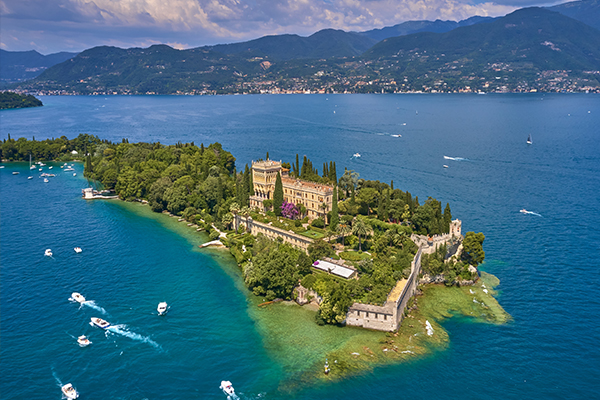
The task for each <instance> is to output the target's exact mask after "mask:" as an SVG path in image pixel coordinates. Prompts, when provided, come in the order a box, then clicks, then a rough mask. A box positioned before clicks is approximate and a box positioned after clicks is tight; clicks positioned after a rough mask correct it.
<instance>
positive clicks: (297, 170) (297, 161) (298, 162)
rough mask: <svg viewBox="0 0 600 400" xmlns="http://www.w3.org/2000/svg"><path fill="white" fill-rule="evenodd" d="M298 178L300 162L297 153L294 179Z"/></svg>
mask: <svg viewBox="0 0 600 400" xmlns="http://www.w3.org/2000/svg"><path fill="white" fill-rule="evenodd" d="M299 176H300V161H299V160H298V153H296V178H298V177H299Z"/></svg>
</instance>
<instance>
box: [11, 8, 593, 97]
mask: <svg viewBox="0 0 600 400" xmlns="http://www.w3.org/2000/svg"><path fill="white" fill-rule="evenodd" d="M318 33H319V34H323V35H325V37H332V36H333V35H338V34H339V31H333V32H331V31H325V32H318ZM312 36H316V37H317V38H318V37H319V35H317V34H315V35H312ZM339 37H341V38H342V39H344V40H342V39H341V40H340V41H338V42H334V43H333V44H332V43H327V44H325V47H323V48H322V49H332V48H333V49H339V48H342V47H343V46H342V44H344V45H347V44H348V42H347V41H345V38H347V36H346V35H340V36H339ZM298 38H299V37H297V36H294V35H282V36H279V37H267V38H261V39H257V42H258V43H259V44H260V46H264V47H260V46H254V44H255V43H257V42H254V41H251V42H246V43H245V44H243V45H242V44H236V45H230V46H231V47H218V46H211V47H201V48H196V49H188V50H176V49H173V48H171V47H169V46H166V45H155V46H151V47H149V48H146V49H141V48H132V49H119V48H116V47H108V46H102V47H95V48H93V49H89V50H86V51H84V52H82V53H80V54H79V55H77V56H76V57H74V58H72V59H70V60H67V61H65V62H63V63H60V64H57V65H55V66H53V67H51V68H49V69H47V70H46V71H45V72H44V73H42V74H41V75H40V76H38V77H37V78H35V79H34V80H32V81H28V82H25V83H22V84H20V85H19V87H18V88H17V89H18V90H23V91H34V92H35V91H37V92H41V93H48V94H60V93H72V94H77V93H84V94H89V93H102V94H104V93H106V94H114V93H119V94H146V93H150V94H153V93H156V94H183V93H189V94H205V93H206V94H219V93H264V92H267V93H281V92H294V93H298V92H305V91H320V92H332V91H335V92H351V93H362V92H379V93H381V92H396V91H434V90H435V91H446V92H448V91H473V90H483V91H531V90H539V91H565V90H566V91H578V90H590V91H598V92H600V31H598V30H596V29H594V28H592V27H590V26H588V25H586V24H584V23H582V22H579V21H577V20H574V19H572V18H569V17H567V16H564V15H562V14H560V13H557V12H553V11H549V10H547V9H543V8H526V9H521V10H517V11H515V12H513V13H511V14H509V15H507V16H505V17H502V18H498V19H495V20H494V21H491V22H488V23H479V24H474V25H470V26H464V27H459V28H456V29H454V30H452V31H449V32H445V33H432V32H421V33H415V34H411V35H405V36H398V37H391V38H388V39H385V40H383V41H381V42H379V43H377V44H375V45H374V46H373V47H372V48H370V49H369V50H367V51H366V52H364V53H363V55H362V56H354V57H342V56H340V54H342V53H339V52H338V53H334V54H335V55H336V56H331V57H326V56H325V55H326V52H325V50H319V51H323V52H322V53H320V52H319V51H317V49H321V48H320V47H319V46H318V45H317V46H313V47H309V46H305V44H306V41H304V40H298ZM300 39H306V38H300ZM288 40H289V41H288ZM248 43H251V46H248ZM273 43H275V44H276V45H273ZM282 43H285V45H284V44H282ZM293 43H295V44H297V45H298V46H304V47H298V48H296V47H293V46H292V44H293ZM336 43H337V44H336ZM338 44H339V45H338ZM228 46H229V45H228ZM253 46H254V47H253ZM286 47H287V48H286ZM355 49H356V48H355ZM217 50H220V51H217ZM293 51H294V52H295V51H297V52H298V53H293ZM294 54H299V55H301V56H302V57H308V55H312V56H313V57H315V58H301V57H296V58H293V59H290V58H289V57H291V56H292V55H294ZM321 55H322V56H323V57H319V56H321ZM286 58H287V59H286Z"/></svg>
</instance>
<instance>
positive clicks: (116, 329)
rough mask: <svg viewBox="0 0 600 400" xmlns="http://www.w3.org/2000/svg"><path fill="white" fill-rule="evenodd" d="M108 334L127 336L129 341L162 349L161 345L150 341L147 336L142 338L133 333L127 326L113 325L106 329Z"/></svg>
mask: <svg viewBox="0 0 600 400" xmlns="http://www.w3.org/2000/svg"><path fill="white" fill-rule="evenodd" d="M106 331H107V332H112V333H116V334H118V335H121V336H126V337H128V338H129V339H133V340H137V341H138V342H143V343H148V344H150V345H151V346H154V347H155V348H157V349H160V348H161V347H160V345H159V344H158V343H156V342H155V341H154V340H152V339H150V338H149V337H147V336H142V335H140V334H139V333H135V332H131V331H129V330H128V329H127V325H112V326H109V327H108V328H106Z"/></svg>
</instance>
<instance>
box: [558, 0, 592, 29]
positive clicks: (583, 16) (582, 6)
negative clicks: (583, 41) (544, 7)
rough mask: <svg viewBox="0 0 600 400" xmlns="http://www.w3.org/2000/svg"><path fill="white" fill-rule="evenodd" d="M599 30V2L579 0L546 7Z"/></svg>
mask: <svg viewBox="0 0 600 400" xmlns="http://www.w3.org/2000/svg"><path fill="white" fill-rule="evenodd" d="M548 10H551V11H556V12H559V13H561V14H563V15H566V16H567V17H571V18H573V19H576V20H578V21H581V22H583V23H585V24H588V25H589V26H591V27H593V28H596V29H598V30H600V0H580V1H572V2H570V3H563V4H559V5H557V6H552V7H548Z"/></svg>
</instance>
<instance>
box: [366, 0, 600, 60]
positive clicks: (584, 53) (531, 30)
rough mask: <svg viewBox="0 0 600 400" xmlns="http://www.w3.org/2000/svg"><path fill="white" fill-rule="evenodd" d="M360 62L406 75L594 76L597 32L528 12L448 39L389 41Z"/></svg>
mask: <svg viewBox="0 0 600 400" xmlns="http://www.w3.org/2000/svg"><path fill="white" fill-rule="evenodd" d="M364 58H365V59H368V60H376V59H388V60H389V61H392V60H393V61H394V62H396V61H398V63H400V64H401V65H406V67H407V68H409V69H422V67H423V66H425V65H427V68H429V69H432V68H442V67H448V68H451V65H452V64H460V67H462V68H466V69H469V70H470V69H477V68H479V69H481V68H485V67H487V66H490V65H493V64H498V65H499V66H500V67H499V68H500V69H503V68H508V69H511V70H512V71H516V70H521V71H527V70H529V71H544V70H577V71H584V70H598V69H600V31H598V30H595V29H593V28H591V27H589V26H587V25H585V24H582V23H580V22H578V21H576V20H574V19H571V18H569V17H566V16H564V15H562V14H559V13H557V12H553V11H549V10H546V9H543V8H537V7H532V8H524V9H520V10H517V11H515V12H513V13H511V14H508V15H507V16H505V17H503V18H499V19H497V20H494V21H492V22H490V23H486V24H476V25H471V26H467V27H462V28H457V29H454V30H452V31H450V32H446V33H417V34H413V35H408V36H400V37H394V38H389V39H386V40H384V41H382V42H379V43H378V44H376V45H375V46H373V48H371V49H370V50H369V51H368V52H367V53H365V55H364ZM417 60H418V61H419V63H417V64H416V65H415V63H414V61H417ZM401 61H403V63H401ZM507 66H509V67H507ZM455 68H456V66H455Z"/></svg>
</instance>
